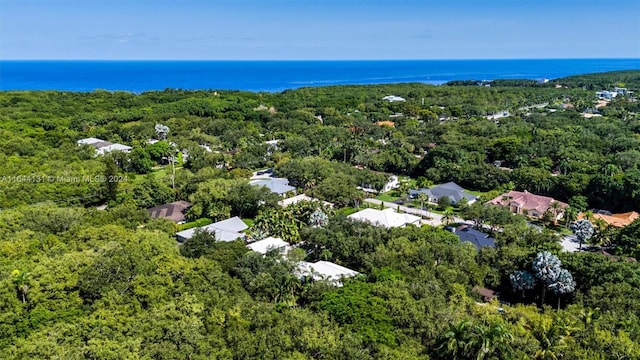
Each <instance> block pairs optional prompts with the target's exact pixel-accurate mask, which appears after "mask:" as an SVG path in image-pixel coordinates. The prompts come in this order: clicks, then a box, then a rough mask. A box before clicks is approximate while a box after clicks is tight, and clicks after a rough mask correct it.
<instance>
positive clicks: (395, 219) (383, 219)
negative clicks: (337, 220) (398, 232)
mask: <svg viewBox="0 0 640 360" xmlns="http://www.w3.org/2000/svg"><path fill="white" fill-rule="evenodd" d="M348 218H349V219H352V220H357V221H364V222H368V223H370V224H372V225H376V226H382V227H386V228H393V227H402V226H405V225H407V224H414V225H419V224H420V217H418V216H415V215H411V214H399V213H397V212H395V210H393V209H389V208H387V209H384V210H376V209H371V208H370V209H364V210H360V211H358V212H357V213H354V214H351V215H349V216H348Z"/></svg>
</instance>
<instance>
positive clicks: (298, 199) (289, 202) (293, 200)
mask: <svg viewBox="0 0 640 360" xmlns="http://www.w3.org/2000/svg"><path fill="white" fill-rule="evenodd" d="M301 201H309V202H319V203H321V204H322V205H324V206H326V207H329V208H333V204H332V203H330V202H328V201H322V200H320V199H316V198H312V197H311V196H307V195H305V194H299V195H296V196H292V197H290V198H286V199H284V200H280V201H278V205H280V206H282V207H287V206H289V205H293V204H297V203H299V202H301Z"/></svg>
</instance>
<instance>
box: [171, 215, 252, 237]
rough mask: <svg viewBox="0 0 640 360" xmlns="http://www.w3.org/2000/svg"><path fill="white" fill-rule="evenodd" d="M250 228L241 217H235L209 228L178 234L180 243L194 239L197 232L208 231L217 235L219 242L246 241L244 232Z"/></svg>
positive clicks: (189, 230) (211, 225)
mask: <svg viewBox="0 0 640 360" xmlns="http://www.w3.org/2000/svg"><path fill="white" fill-rule="evenodd" d="M248 228H249V227H248V226H247V224H245V223H244V221H242V220H241V219H240V218H239V217H237V216H234V217H232V218H230V219H226V220H222V221H218V222H216V223H213V224H209V225H207V226H202V227H199V228H193V229H188V230H184V231H180V232H178V233H176V236H177V238H178V241H180V242H185V241H187V240H189V239H191V238H192V237H193V235H194V234H195V233H196V231H197V230H202V231H208V232H210V233H212V234H215V236H216V239H217V240H218V241H234V240H237V239H244V237H245V236H244V234H243V233H242V232H243V231H245V230H247V229H248Z"/></svg>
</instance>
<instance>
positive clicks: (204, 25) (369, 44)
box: [0, 0, 640, 60]
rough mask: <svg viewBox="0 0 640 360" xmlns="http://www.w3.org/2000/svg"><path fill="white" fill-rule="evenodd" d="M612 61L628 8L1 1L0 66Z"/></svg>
mask: <svg viewBox="0 0 640 360" xmlns="http://www.w3.org/2000/svg"><path fill="white" fill-rule="evenodd" d="M620 57H624V58H640V1H638V0H615V1H602V0H601V1H594V0H499V1H491V0H485V1H480V0H442V1H430V0H407V1H405V0H386V1H380V0H273V1H270V0H262V1H255V0H180V1H178V0H176V1H169V0H0V58H1V59H206V60H208V59H211V60H218V59H221V60H231V59H243V60H261V59H479V58H485V59H486V58H488V59H503V58H620Z"/></svg>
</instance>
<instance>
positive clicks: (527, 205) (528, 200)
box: [485, 191, 569, 221]
mask: <svg viewBox="0 0 640 360" xmlns="http://www.w3.org/2000/svg"><path fill="white" fill-rule="evenodd" d="M554 203H557V205H553V204H554ZM485 205H498V206H504V207H509V210H511V212H512V213H514V214H522V215H526V216H530V217H532V218H536V219H541V218H542V217H543V216H544V214H545V212H547V210H549V211H554V212H555V221H557V220H559V219H561V218H562V216H563V215H564V209H566V208H567V207H568V206H569V205H568V204H566V203H563V202H561V201H557V200H555V199H554V198H552V197H548V196H542V195H535V194H532V193H530V192H528V191H524V192H520V191H509V192H508V193H506V194H502V195H500V196H498V197H497V198H495V199H493V200H491V201H488V202H486V203H485ZM554 207H555V208H556V210H554Z"/></svg>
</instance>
